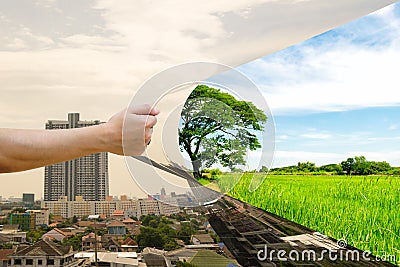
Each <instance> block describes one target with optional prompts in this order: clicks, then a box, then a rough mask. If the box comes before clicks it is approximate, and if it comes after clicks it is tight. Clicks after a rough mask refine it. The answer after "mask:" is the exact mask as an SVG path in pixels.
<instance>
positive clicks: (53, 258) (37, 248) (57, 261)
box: [8, 240, 78, 267]
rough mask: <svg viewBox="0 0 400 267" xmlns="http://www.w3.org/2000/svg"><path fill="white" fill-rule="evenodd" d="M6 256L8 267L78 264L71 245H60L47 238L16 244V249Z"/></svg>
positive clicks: (68, 265)
mask: <svg viewBox="0 0 400 267" xmlns="http://www.w3.org/2000/svg"><path fill="white" fill-rule="evenodd" d="M8 257H9V258H10V259H11V263H10V265H9V266H10V267H21V266H54V267H73V266H78V261H77V260H76V259H75V258H74V252H73V250H72V247H70V246H62V245H59V244H56V243H54V242H52V241H47V240H40V241H39V242H37V243H36V244H34V245H32V246H18V247H17V250H16V251H15V252H14V253H13V254H11V255H9V256H8Z"/></svg>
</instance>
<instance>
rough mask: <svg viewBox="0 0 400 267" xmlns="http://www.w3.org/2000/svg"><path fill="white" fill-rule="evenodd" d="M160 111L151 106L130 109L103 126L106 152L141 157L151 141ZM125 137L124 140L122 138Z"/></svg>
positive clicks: (113, 117)
mask: <svg viewBox="0 0 400 267" xmlns="http://www.w3.org/2000/svg"><path fill="white" fill-rule="evenodd" d="M158 113H159V111H158V110H157V109H155V108H152V107H150V106H149V105H141V106H135V107H129V108H127V109H125V110H122V111H120V112H118V113H117V114H115V115H114V116H112V117H111V119H110V120H109V121H108V122H107V123H105V124H102V125H101V126H102V127H104V129H105V131H106V133H107V134H106V136H107V137H106V138H105V140H104V142H105V146H106V151H108V152H111V153H114V154H118V155H126V156H139V155H141V154H142V153H143V152H144V150H145V148H146V146H147V144H148V143H149V142H150V140H151V135H152V133H153V126H154V125H155V124H156V123H157V118H156V115H158ZM122 137H123V138H122Z"/></svg>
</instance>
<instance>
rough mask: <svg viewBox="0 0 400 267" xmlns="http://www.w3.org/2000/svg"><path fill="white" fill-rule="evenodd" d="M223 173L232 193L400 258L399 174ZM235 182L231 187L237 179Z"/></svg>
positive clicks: (225, 187)
mask: <svg viewBox="0 0 400 267" xmlns="http://www.w3.org/2000/svg"><path fill="white" fill-rule="evenodd" d="M252 175H253V174H244V175H243V176H242V177H241V178H240V179H239V175H238V174H224V175H222V176H221V178H220V179H219V181H218V186H219V188H220V189H221V190H222V191H223V192H226V191H228V194H229V195H230V196H232V197H235V198H238V199H240V200H242V201H245V202H248V203H250V204H252V205H254V206H257V207H259V208H261V209H264V210H266V211H269V212H272V213H274V214H277V215H279V216H282V217H284V218H287V219H289V220H291V221H294V222H297V223H299V224H302V225H304V226H307V227H309V228H312V229H314V230H316V231H318V232H321V233H323V234H325V235H328V236H331V237H333V238H336V239H344V240H346V241H347V243H348V244H349V245H352V246H355V247H357V248H359V249H362V250H369V251H371V252H372V253H373V254H374V255H379V256H381V257H388V256H390V257H391V258H390V259H392V260H391V261H392V262H394V260H393V258H394V257H393V255H394V256H395V257H396V261H397V263H400V177H393V176H387V177H385V176H364V177H363V176H350V177H348V176H312V175H309V176H307V175H268V176H266V177H265V174H260V173H256V174H254V175H256V176H255V178H257V179H262V178H263V177H265V180H264V181H263V182H262V184H261V185H260V186H259V187H258V188H257V189H256V190H255V191H253V192H250V190H248V188H249V184H250V181H251V179H252ZM235 182H237V184H236V185H235V186H234V187H233V188H232V189H230V188H231V187H232V186H233V184H234V183H235Z"/></svg>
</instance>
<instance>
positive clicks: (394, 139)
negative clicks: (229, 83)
mask: <svg viewBox="0 0 400 267" xmlns="http://www.w3.org/2000/svg"><path fill="white" fill-rule="evenodd" d="M399 62H400V4H399V3H397V4H393V5H390V6H388V7H386V8H384V9H382V10H379V11H377V12H375V13H372V14H370V15H368V16H365V17H363V18H361V19H358V20H355V21H353V22H351V23H348V24H345V25H343V26H341V27H338V28H336V29H334V30H331V31H328V32H326V33H323V34H321V35H319V36H316V37H314V38H311V39H309V40H306V41H304V42H302V43H300V44H298V45H294V46H291V47H289V48H287V49H284V50H281V51H279V52H277V53H274V54H271V55H268V56H266V57H262V58H260V59H257V60H255V61H252V62H250V63H248V64H245V65H242V66H240V67H239V70H241V71H243V72H244V73H245V74H247V75H248V76H249V77H250V78H252V79H253V80H254V81H255V83H256V84H257V85H258V86H259V88H260V89H261V90H262V92H263V93H264V95H265V98H266V99H267V101H268V103H269V104H270V106H271V109H272V111H273V113H274V115H275V116H274V118H275V123H276V131H277V135H276V150H277V151H276V157H275V162H274V165H275V166H285V165H286V166H287V165H289V164H296V163H297V162H299V161H307V160H310V161H313V162H316V163H317V165H321V164H326V163H338V162H340V161H341V160H343V159H345V158H346V157H352V156H355V155H365V156H366V157H367V159H370V160H379V161H383V160H385V161H388V162H390V163H391V164H392V165H394V166H400V142H399V141H400V116H399V114H400V106H399V104H400V91H399V89H400V82H399V80H398V69H399V67H400V63H399Z"/></svg>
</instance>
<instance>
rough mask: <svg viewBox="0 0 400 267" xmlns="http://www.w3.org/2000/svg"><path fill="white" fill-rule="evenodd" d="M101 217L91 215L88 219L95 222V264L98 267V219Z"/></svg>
mask: <svg viewBox="0 0 400 267" xmlns="http://www.w3.org/2000/svg"><path fill="white" fill-rule="evenodd" d="M99 217H100V216H99V215H89V217H88V219H89V220H90V219H93V220H94V264H95V266H96V267H98V266H99V263H98V262H97V224H96V222H97V219H98V218H99Z"/></svg>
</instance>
